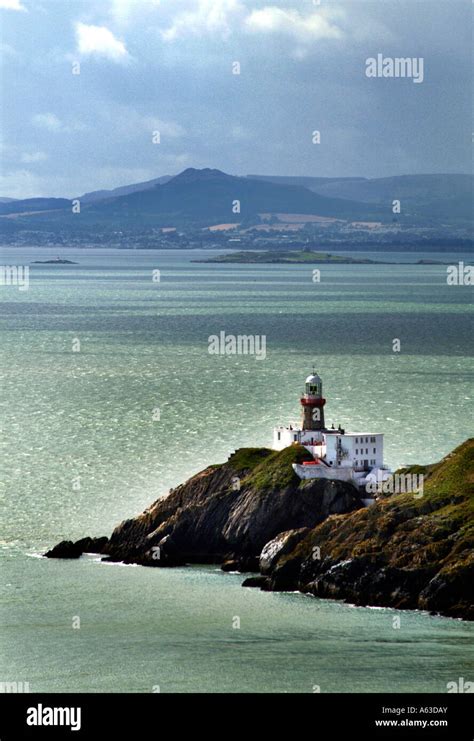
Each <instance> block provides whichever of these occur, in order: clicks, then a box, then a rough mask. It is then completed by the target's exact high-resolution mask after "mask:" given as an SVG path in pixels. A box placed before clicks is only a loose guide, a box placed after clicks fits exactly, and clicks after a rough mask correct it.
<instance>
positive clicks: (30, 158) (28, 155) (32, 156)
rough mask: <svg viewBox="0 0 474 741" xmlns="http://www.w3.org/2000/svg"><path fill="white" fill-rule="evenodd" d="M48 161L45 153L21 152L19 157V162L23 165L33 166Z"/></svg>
mask: <svg viewBox="0 0 474 741" xmlns="http://www.w3.org/2000/svg"><path fill="white" fill-rule="evenodd" d="M47 159H48V155H47V154H45V152H23V154H22V155H21V157H20V160H21V162H24V163H25V165H30V164H33V163H34V162H44V161H45V160H47Z"/></svg>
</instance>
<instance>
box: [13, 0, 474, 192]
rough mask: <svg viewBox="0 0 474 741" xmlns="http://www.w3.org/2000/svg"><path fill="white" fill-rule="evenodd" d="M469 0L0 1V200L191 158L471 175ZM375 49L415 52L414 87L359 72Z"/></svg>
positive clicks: (368, 172)
mask: <svg viewBox="0 0 474 741" xmlns="http://www.w3.org/2000/svg"><path fill="white" fill-rule="evenodd" d="M473 7H474V6H473V3H472V2H471V0H374V1H373V2H372V1H371V0H342V1H337V0H263V1H262V2H260V0H0V53H1V68H0V94H1V101H2V105H1V120H0V134H1V139H0V196H3V197H5V196H9V197H14V198H27V197H33V196H64V197H69V198H70V197H74V196H79V195H81V194H82V193H84V192H88V191H91V190H97V189H101V188H114V187H117V186H119V185H125V184H129V183H133V182H139V181H141V180H148V179H151V178H155V177H159V176H161V175H174V174H177V173H179V172H181V171H182V170H184V169H185V168H187V167H213V168H218V169H221V170H223V171H225V172H229V173H232V174H235V175H247V174H249V173H254V174H262V175H309V176H322V177H349V176H361V177H370V178H372V177H386V176H391V175H401V174H413V173H440V172H450V173H458V172H470V171H471V157H472V131H473V126H472V114H471V105H472V67H473V65H472V61H473V60H472V38H471V33H472V31H471V24H472V12H473ZM378 54H381V55H383V58H384V59H397V58H410V59H417V60H419V59H420V58H421V59H422V60H423V80H422V82H418V83H417V82H415V81H414V78H413V76H412V77H411V78H410V77H404V78H402V77H400V76H398V77H395V76H391V77H390V76H385V77H380V76H376V77H368V76H367V74H366V72H367V60H368V59H370V58H377V55H378ZM236 63H238V65H240V70H239V68H238V66H237V64H236ZM387 69H389V68H387ZM238 71H240V74H235V72H238ZM315 131H319V132H320V136H319V139H320V141H319V143H318V142H317V141H316V142H315V141H314V139H315V138H316V139H317V138H318V137H314V136H313V132H315ZM156 132H159V134H158V135H157V133H156Z"/></svg>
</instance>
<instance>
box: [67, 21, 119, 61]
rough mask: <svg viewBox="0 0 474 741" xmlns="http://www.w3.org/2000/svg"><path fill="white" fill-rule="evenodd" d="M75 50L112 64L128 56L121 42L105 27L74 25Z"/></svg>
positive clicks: (83, 24) (84, 24)
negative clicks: (104, 59)
mask: <svg viewBox="0 0 474 741" xmlns="http://www.w3.org/2000/svg"><path fill="white" fill-rule="evenodd" d="M76 37H77V49H78V51H79V53H80V54H84V55H88V54H93V55H97V56H102V57H106V58H107V59H111V60H112V61H113V62H123V61H127V60H128V59H130V55H129V53H128V51H127V48H126V46H125V44H124V43H123V41H120V39H117V38H116V37H115V36H114V34H113V33H112V31H110V30H109V29H108V28H106V27H105V26H88V25H87V24H86V23H80V22H79V23H76Z"/></svg>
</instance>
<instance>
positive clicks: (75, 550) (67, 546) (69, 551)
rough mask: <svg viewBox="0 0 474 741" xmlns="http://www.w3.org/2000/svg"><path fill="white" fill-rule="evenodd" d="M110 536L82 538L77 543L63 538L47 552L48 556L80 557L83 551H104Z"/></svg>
mask: <svg viewBox="0 0 474 741" xmlns="http://www.w3.org/2000/svg"><path fill="white" fill-rule="evenodd" d="M107 541H108V538H106V537H105V536H104V537H102V538H81V540H77V541H76V542H75V543H73V542H72V540H62V541H61V543H58V544H57V545H55V546H54V548H52V549H51V550H50V551H48V552H47V553H45V554H44V555H45V556H46V558H79V557H80V556H82V554H83V553H103V552H104V548H105V546H106V544H107Z"/></svg>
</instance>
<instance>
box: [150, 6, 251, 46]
mask: <svg viewBox="0 0 474 741" xmlns="http://www.w3.org/2000/svg"><path fill="white" fill-rule="evenodd" d="M244 12H245V8H244V6H243V4H242V3H241V1H240V0H197V2H193V3H192V9H190V10H183V11H181V12H178V13H177V14H176V16H175V18H174V20H173V21H172V24H171V26H169V27H168V28H167V29H166V30H164V31H162V32H161V35H162V37H163V39H165V41H174V40H175V39H176V38H179V37H181V36H187V35H194V36H197V35H201V34H203V33H213V34H219V35H220V36H223V37H224V38H226V37H228V36H229V35H230V33H231V31H232V29H233V27H234V26H235V24H236V23H237V22H238V21H239V19H240V17H241V16H242V15H243V13H244Z"/></svg>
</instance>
